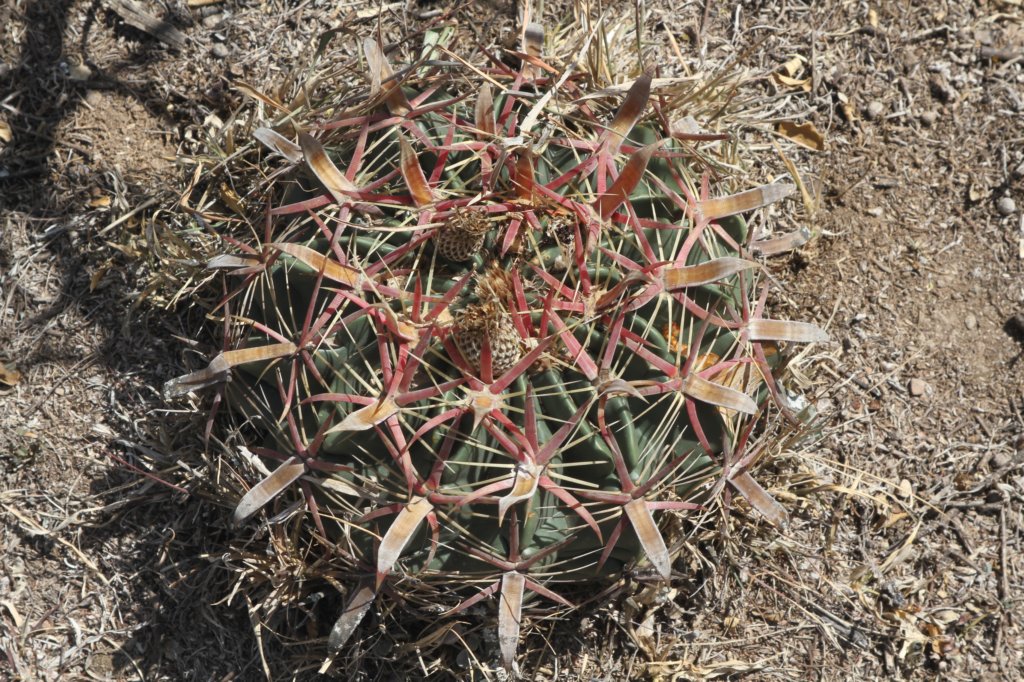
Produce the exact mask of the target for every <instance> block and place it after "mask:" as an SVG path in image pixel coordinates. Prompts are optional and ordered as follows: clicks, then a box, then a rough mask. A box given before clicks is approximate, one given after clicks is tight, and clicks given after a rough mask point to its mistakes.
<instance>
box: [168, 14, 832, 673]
mask: <svg viewBox="0 0 1024 682" xmlns="http://www.w3.org/2000/svg"><path fill="white" fill-rule="evenodd" d="M526 36H527V40H531V41H536V40H537V38H536V30H532V31H527V32H526ZM523 52H524V53H525V55H526V56H524V57H523V61H522V67H521V68H519V69H513V68H510V67H508V66H506V65H504V64H503V63H501V62H499V61H496V60H495V61H492V62H491V63H489V64H487V65H484V66H480V67H472V68H469V67H465V68H462V67H453V66H446V67H443V68H442V67H436V66H435V67H426V66H420V67H417V68H411V69H407V70H405V71H402V72H401V75H400V76H398V77H396V76H395V75H394V74H395V71H394V70H393V69H392V67H391V66H390V64H389V63H388V60H387V59H386V57H385V55H384V53H383V50H382V49H381V47H380V45H379V44H378V43H377V42H375V41H373V40H367V41H365V43H364V53H365V59H366V63H367V65H368V68H369V69H370V76H371V78H370V80H371V87H370V91H369V94H368V95H367V96H366V97H365V98H362V99H361V100H358V101H349V102H348V104H347V107H346V108H345V109H344V110H342V111H333V112H327V111H326V109H321V111H320V113H321V114H323V115H324V117H325V118H324V119H321V120H320V121H319V122H316V123H307V124H306V125H305V126H301V125H300V124H299V123H298V122H297V121H296V120H295V119H293V118H288V119H286V120H282V121H281V122H279V124H278V125H277V127H276V128H273V129H272V128H261V129H259V130H257V131H255V133H254V136H255V137H256V138H257V139H258V140H260V141H261V142H262V143H263V144H264V145H266V146H267V147H269V148H270V149H271V150H273V151H274V152H277V153H278V154H279V155H280V156H282V157H284V158H285V160H286V163H287V164H288V165H289V166H291V167H294V168H293V170H292V171H291V174H290V175H289V174H288V172H285V173H277V174H275V175H273V176H271V177H273V178H276V179H274V180H273V184H272V189H273V191H271V192H268V195H270V196H273V197H274V202H275V204H274V205H273V206H272V207H270V208H268V210H267V211H266V215H265V221H266V222H265V227H264V229H263V235H262V238H261V239H255V240H251V241H249V242H245V241H241V240H237V239H234V240H232V241H231V243H233V244H235V245H236V248H234V249H232V250H233V251H234V253H230V254H223V255H220V256H217V257H216V258H214V259H213V260H211V261H210V263H209V267H210V268H212V269H216V270H222V271H224V276H225V282H226V283H225V287H226V290H227V291H228V293H227V295H226V296H225V297H224V298H223V300H222V301H221V305H220V306H219V311H220V314H222V315H223V316H224V319H225V329H226V330H227V331H228V333H227V339H226V341H225V350H224V351H223V352H221V353H220V354H219V355H217V356H216V357H214V358H213V360H212V361H211V363H210V365H209V366H208V367H206V368H204V369H202V370H200V371H198V372H195V373H193V374H190V375H188V376H185V377H181V378H179V379H175V380H173V381H171V382H169V383H168V385H167V387H166V392H167V394H168V395H170V396H174V395H180V394H183V393H186V392H188V391H191V390H195V389H199V388H202V387H206V386H216V387H217V388H218V391H219V393H218V395H225V396H226V397H227V399H228V403H229V404H230V405H231V407H232V408H233V412H234V413H236V414H238V415H240V416H241V417H242V418H244V420H245V422H246V424H247V425H249V426H251V427H253V428H255V430H256V432H257V433H258V434H259V436H258V437H259V438H260V442H259V443H258V444H254V446H253V447H252V450H253V451H254V452H256V453H257V454H259V455H261V456H262V457H263V458H265V459H266V460H268V461H270V462H274V463H275V466H276V468H275V469H274V471H273V472H272V473H270V474H269V475H268V476H267V477H266V478H265V479H264V480H262V481H260V482H259V483H257V484H256V485H255V486H254V487H252V488H251V489H250V490H249V491H248V492H247V493H246V494H245V495H244V496H243V498H242V499H241V501H240V502H239V503H238V505H237V507H236V510H235V520H236V522H239V523H241V522H244V521H245V520H246V519H247V518H249V517H250V516H252V515H253V514H255V513H256V512H257V511H258V510H260V509H261V508H263V507H265V506H267V505H268V503H270V502H271V501H272V500H275V499H276V498H277V497H278V496H279V495H280V494H281V492H282V491H285V490H287V489H290V488H293V487H297V488H298V489H300V490H301V493H302V497H303V499H304V502H305V506H306V509H307V510H308V518H310V519H311V520H312V523H313V526H314V528H315V530H316V532H317V533H318V534H319V536H320V537H321V538H326V539H329V541H330V542H332V543H334V549H335V560H336V561H339V562H342V563H344V564H345V565H346V566H349V567H351V568H352V569H353V572H355V573H361V574H362V575H363V576H364V579H363V581H362V582H361V583H358V584H355V585H352V586H351V590H350V596H349V599H348V603H347V605H346V607H345V611H344V613H343V614H342V615H341V617H340V618H339V620H338V622H337V624H336V626H335V629H334V632H333V633H332V639H331V644H332V645H333V646H335V647H337V646H338V645H340V644H341V643H342V642H343V641H344V640H345V639H346V638H347V637H348V636H349V635H350V634H351V633H352V631H353V630H354V629H355V628H356V627H357V626H358V624H359V621H360V619H361V618H362V617H363V614H364V613H365V612H366V611H367V610H368V609H369V607H370V606H371V604H372V603H373V601H374V599H376V598H377V595H379V594H380V593H381V592H382V591H385V589H386V586H390V588H393V589H395V590H398V591H401V590H402V589H405V590H413V589H414V587H413V585H416V586H424V585H427V586H429V585H441V586H444V587H445V588H446V591H445V592H444V595H443V596H441V595H440V593H438V596H436V600H437V602H438V603H441V604H442V605H443V607H444V608H445V610H446V613H447V614H455V613H459V612H461V611H464V610H465V609H467V608H469V607H471V606H473V605H475V604H478V603H481V602H484V601H485V600H488V599H489V598H490V597H492V596H494V595H497V596H498V597H499V598H498V599H494V600H491V601H492V602H494V603H495V604H497V612H498V613H497V621H498V632H499V645H500V648H501V654H502V657H503V659H504V661H505V663H506V664H507V665H511V664H512V663H513V662H514V658H515V651H516V645H517V642H518V640H519V637H520V629H521V622H522V609H523V605H524V603H525V602H527V601H528V600H529V599H533V598H535V597H539V598H540V599H538V600H537V601H538V606H540V605H541V604H542V603H544V602H555V603H558V604H562V605H570V604H571V601H570V600H569V599H568V598H567V596H565V594H566V593H568V594H571V593H572V589H571V588H572V586H573V585H575V584H581V583H586V582H587V581H600V580H602V579H608V578H612V577H615V576H618V575H620V574H621V573H622V572H623V570H624V569H625V568H626V567H629V566H634V565H636V566H639V567H641V568H643V567H649V569H650V571H651V572H652V574H653V576H654V577H656V578H659V579H662V580H668V579H669V578H670V577H671V574H672V560H673V556H672V551H671V550H670V549H669V543H668V542H666V539H665V537H663V535H662V532H661V531H660V530H659V526H658V518H659V514H660V513H661V511H662V510H677V511H681V512H687V511H691V510H701V509H703V508H706V507H707V505H709V504H711V503H713V502H714V500H715V497H716V495H717V494H718V493H719V492H720V491H721V490H722V488H723V487H724V486H726V485H728V486H730V487H731V488H732V489H733V490H734V491H736V492H738V493H740V494H741V495H743V496H744V497H745V498H747V500H748V501H749V502H750V504H751V506H752V507H754V508H756V509H758V510H759V511H761V512H762V513H764V514H765V515H766V516H767V517H768V518H769V520H771V521H772V522H774V523H783V522H784V520H785V512H784V510H782V509H781V507H779V505H777V504H776V503H775V502H774V501H773V500H772V499H771V498H770V497H769V496H768V495H767V493H766V492H765V491H764V490H763V489H761V488H760V486H758V484H757V483H756V482H755V481H754V480H753V479H752V478H751V476H750V474H749V473H748V468H749V466H750V464H751V463H752V462H753V460H754V459H755V458H756V456H757V452H756V450H757V448H754V447H752V446H751V444H752V442H753V440H752V438H751V434H752V432H753V429H754V425H755V424H756V423H757V422H758V419H759V417H760V416H761V415H762V414H763V413H764V411H765V409H766V408H767V407H768V406H769V405H777V406H778V409H779V410H780V411H781V412H782V413H783V414H786V415H788V409H787V408H786V403H785V401H784V400H782V399H781V398H780V390H781V388H780V386H779V384H778V381H777V379H776V376H775V374H776V368H777V367H778V364H779V357H780V352H779V350H780V347H779V342H786V343H794V342H795V343H802V342H812V341H820V340H823V339H824V338H825V336H824V334H823V332H822V331H821V330H819V329H818V328H817V327H814V326H813V325H810V324H804V323H797V322H789V321H783V320H772V319H768V318H767V317H766V316H765V311H764V308H765V300H766V294H765V292H766V287H767V283H766V282H765V281H764V279H763V278H761V277H759V273H760V269H761V266H760V265H759V264H758V262H757V261H756V260H754V259H753V254H755V253H757V251H758V250H759V249H760V250H762V251H766V252H767V251H770V250H771V247H770V245H769V244H759V243H757V242H753V241H752V240H751V236H750V235H749V234H748V232H747V228H746V223H745V222H744V220H743V219H742V217H741V216H742V214H744V213H746V212H749V211H751V210H753V209H756V208H759V207H762V206H764V205H766V204H768V203H771V202H773V201H776V200H779V199H781V198H783V197H784V196H786V195H787V194H789V193H790V192H791V190H792V189H793V188H792V186H790V185H783V184H771V185H766V186H763V187H760V188H756V189H753V190H748V191H745V192H741V193H739V194H733V195H726V196H721V193H720V192H716V189H715V188H716V187H717V186H718V185H717V183H713V182H712V181H713V179H715V178H716V177H717V175H718V173H719V171H721V170H723V169H722V168H721V167H716V166H715V165H714V161H713V159H710V158H709V157H707V156H705V155H702V154H701V153H700V152H699V151H698V147H699V145H702V144H705V143H708V142H714V141H717V140H723V139H726V138H727V136H726V135H722V134H708V133H701V132H693V131H692V130H691V129H690V128H689V127H688V126H686V125H680V124H679V122H678V121H676V120H674V119H673V118H672V116H673V113H674V112H673V111H672V108H671V106H669V105H668V104H666V102H665V100H664V98H662V99H661V100H659V99H655V98H652V96H651V91H652V84H654V82H653V80H652V77H651V75H650V74H649V73H645V74H642V75H640V76H639V77H638V78H636V79H635V80H634V81H633V82H632V83H631V84H630V85H629V87H628V90H625V91H624V96H623V95H622V94H621V92H623V91H619V94H610V95H609V96H608V97H605V98H604V99H603V100H602V99H601V98H593V99H588V98H585V97H584V95H587V94H588V90H587V87H586V84H585V83H586V82H585V79H582V78H579V77H576V75H574V74H572V73H568V74H567V75H565V76H562V74H560V73H559V72H557V71H556V70H554V69H553V68H551V67H550V66H549V65H548V64H547V63H546V62H544V61H543V59H542V58H541V57H540V56H538V55H539V50H538V49H537V46H536V45H527V46H524V50H523ZM609 97H615V98H618V99H620V100H621V101H620V103H619V104H618V106H617V109H616V110H615V112H614V113H610V111H605V110H603V109H602V108H601V107H599V106H597V102H600V101H608V99H609ZM293 140H294V141H293ZM715 195H718V196H715ZM789 241H790V242H794V241H795V242H799V241H800V238H799V237H795V238H791V239H790V240H789ZM789 416H790V417H791V416H792V415H789ZM446 599H447V600H449V601H447V602H445V600H446Z"/></svg>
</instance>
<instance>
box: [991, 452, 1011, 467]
mask: <svg viewBox="0 0 1024 682" xmlns="http://www.w3.org/2000/svg"><path fill="white" fill-rule="evenodd" d="M1013 459H1014V457H1013V454H1012V453H1010V452H1007V451H1006V450H999V451H998V452H996V453H995V454H994V455H992V468H993V469H1002V468H1004V467H1008V466H1010V465H1011V464H1013Z"/></svg>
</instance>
